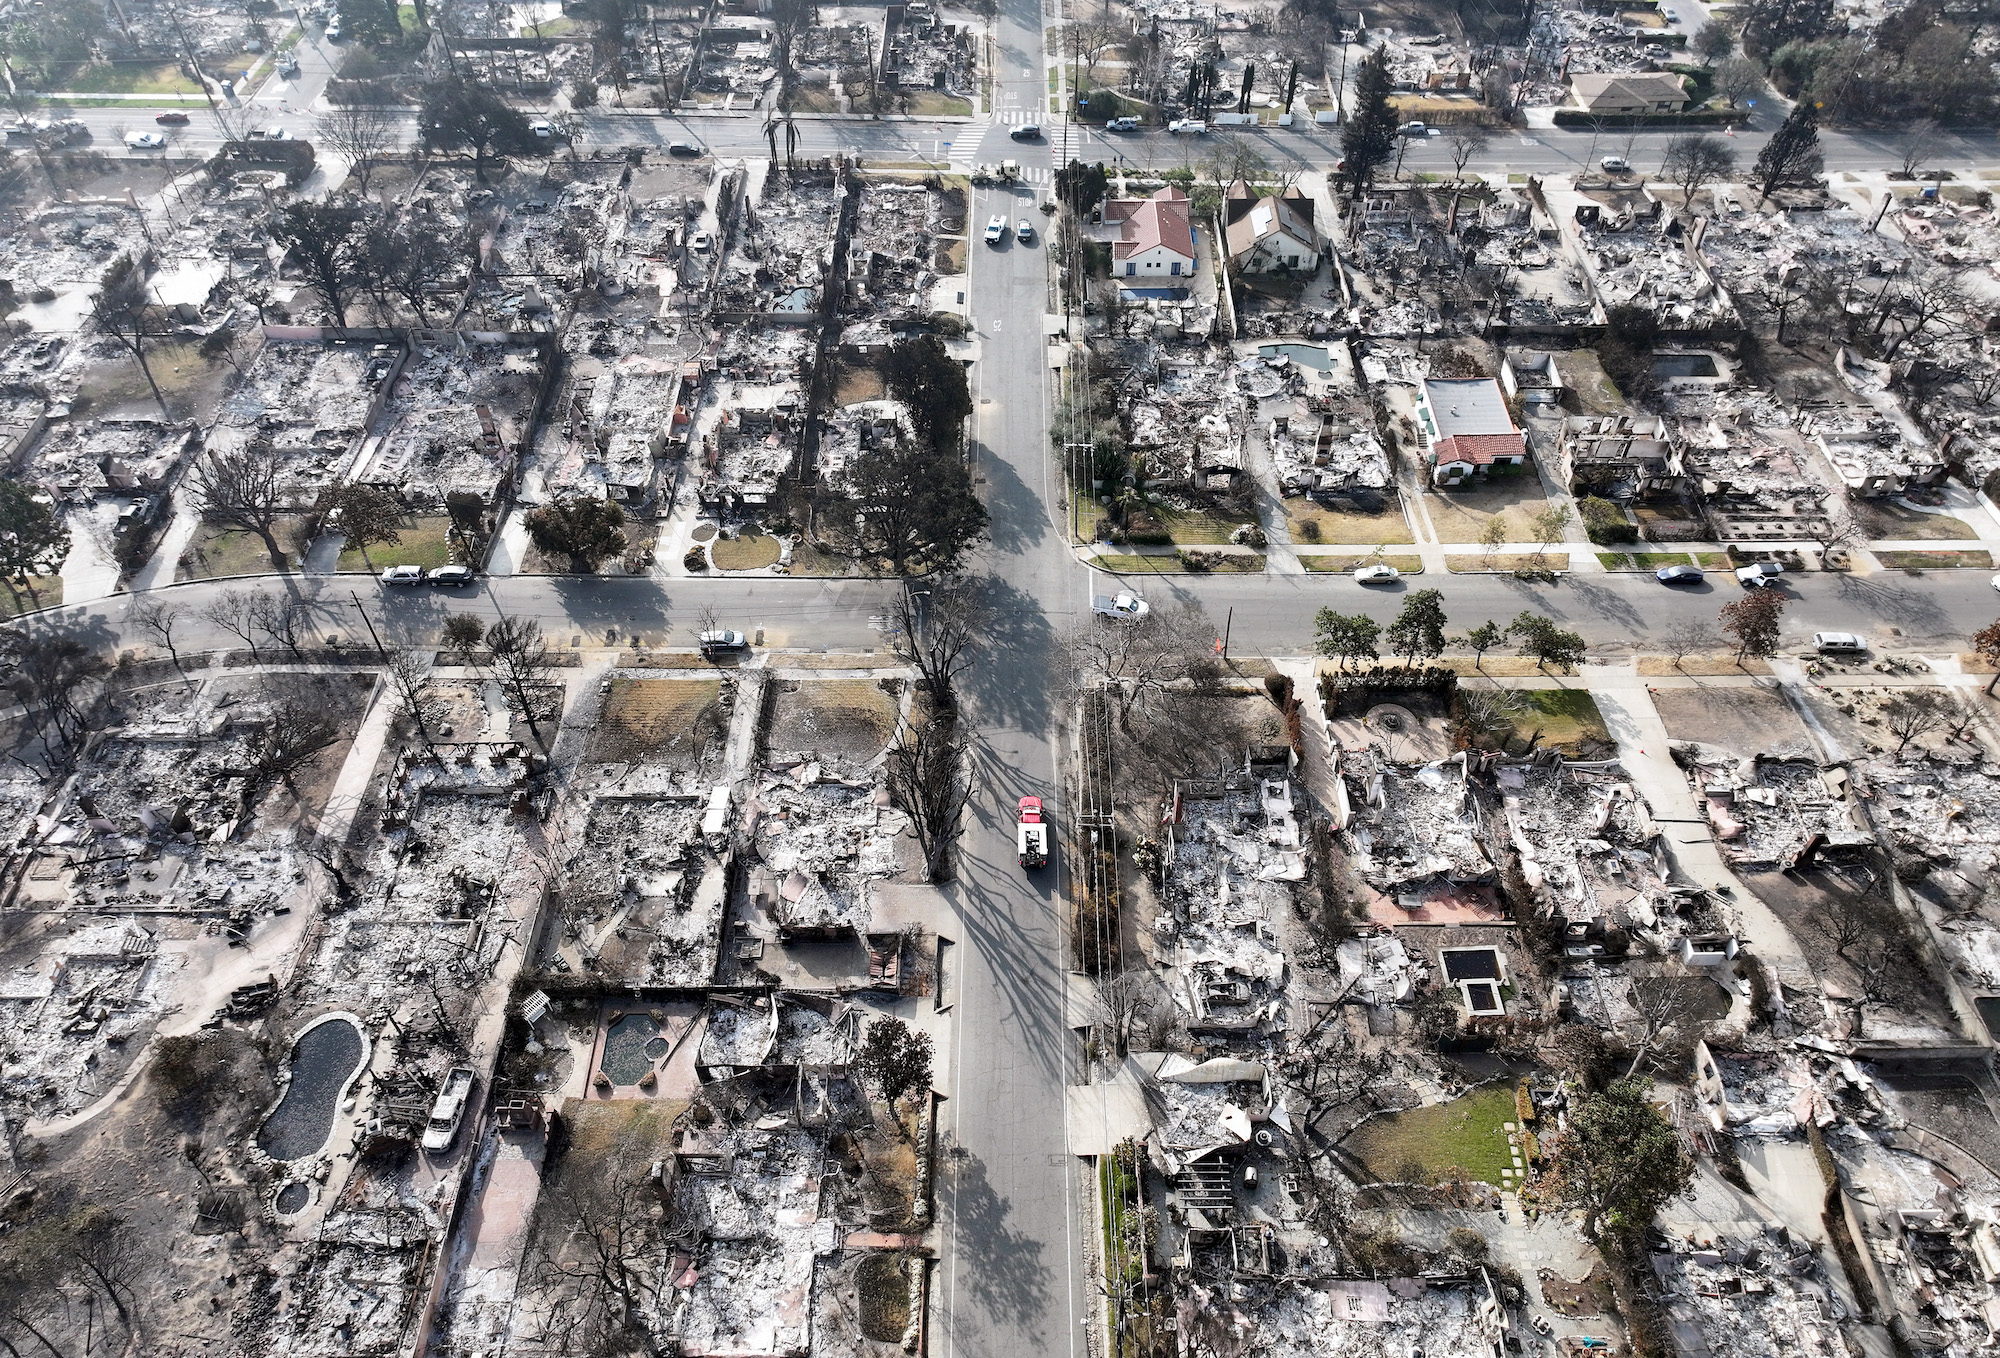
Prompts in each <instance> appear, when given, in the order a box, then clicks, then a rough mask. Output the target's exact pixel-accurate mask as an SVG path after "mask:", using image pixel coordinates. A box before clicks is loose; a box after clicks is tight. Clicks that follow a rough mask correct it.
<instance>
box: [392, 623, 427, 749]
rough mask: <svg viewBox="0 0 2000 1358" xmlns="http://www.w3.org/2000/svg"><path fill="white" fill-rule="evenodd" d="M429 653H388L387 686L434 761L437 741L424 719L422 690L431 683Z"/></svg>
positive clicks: (417, 651) (419, 651)
mask: <svg viewBox="0 0 2000 1358" xmlns="http://www.w3.org/2000/svg"><path fill="white" fill-rule="evenodd" d="M430 677H431V653H430V652H429V651H422V650H416V651H391V652H390V653H389V682H390V683H392V684H394V685H395V686H396V696H397V698H398V699H399V700H400V701H401V703H402V707H403V711H404V712H405V713H406V714H408V716H409V718H410V720H411V721H413V722H415V723H416V727H417V734H418V735H419V736H421V737H423V742H424V748H425V749H427V750H429V751H430V753H431V757H432V758H433V759H435V758H436V757H437V741H436V740H434V739H432V738H431V728H430V723H429V721H428V720H427V719H426V718H425V717H424V686H425V685H426V684H428V683H429V682H430Z"/></svg>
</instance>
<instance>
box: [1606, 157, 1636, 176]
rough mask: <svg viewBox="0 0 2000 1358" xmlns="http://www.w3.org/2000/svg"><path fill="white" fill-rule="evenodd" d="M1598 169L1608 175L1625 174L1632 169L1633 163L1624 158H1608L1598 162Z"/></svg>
mask: <svg viewBox="0 0 2000 1358" xmlns="http://www.w3.org/2000/svg"><path fill="white" fill-rule="evenodd" d="M1597 168H1598V169H1600V170H1602V171H1604V173H1606V174H1624V173H1626V172H1627V171H1628V170H1630V169H1631V168H1632V162H1631V161H1629V160H1627V159H1625V157H1623V156H1606V157H1605V158H1604V159H1602V160H1600V161H1598V162H1597Z"/></svg>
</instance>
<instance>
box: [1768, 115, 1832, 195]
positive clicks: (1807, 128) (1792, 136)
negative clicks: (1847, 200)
mask: <svg viewBox="0 0 2000 1358" xmlns="http://www.w3.org/2000/svg"><path fill="white" fill-rule="evenodd" d="M1825 163H1826V158H1825V157H1824V156H1822V155H1821V154H1820V150H1819V105H1817V104H1815V103H1814V102H1813V101H1812V100H1810V99H1801V100H1799V102H1798V103H1796V104H1794V105H1792V114H1791V116H1790V117H1789V118H1787V119H1785V124H1784V126H1783V127H1780V128H1779V129H1778V130H1777V131H1776V132H1775V133H1773V134H1772V135H1771V140H1769V141H1767V142H1765V143H1764V149H1763V150H1762V151H1759V152H1758V153H1757V165H1756V168H1755V169H1754V170H1753V171H1751V173H1753V174H1755V175H1756V176H1757V188H1758V190H1759V192H1760V193H1761V194H1762V196H1761V197H1759V198H1758V199H1757V206H1759V207H1762V206H1763V205H1764V203H1765V201H1766V200H1768V199H1769V198H1770V196H1771V193H1772V191H1773V190H1774V189H1776V188H1777V187H1778V185H1780V184H1782V183H1784V182H1785V181H1786V180H1799V179H1810V178H1812V177H1813V176H1814V175H1816V174H1818V173H1819V172H1820V168H1821V167H1822V166H1823V165H1825Z"/></svg>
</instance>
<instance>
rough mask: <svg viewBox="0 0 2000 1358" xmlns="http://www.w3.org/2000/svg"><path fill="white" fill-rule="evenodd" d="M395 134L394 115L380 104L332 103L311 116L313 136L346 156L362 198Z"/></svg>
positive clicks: (324, 145) (394, 142)
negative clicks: (312, 117)
mask: <svg viewBox="0 0 2000 1358" xmlns="http://www.w3.org/2000/svg"><path fill="white" fill-rule="evenodd" d="M398 134H399V129H398V127H397V120H396V116H395V115H394V114H392V113H391V112H390V111H389V109H388V108H387V107H385V106H383V105H381V104H335V105H333V106H332V107H330V108H329V109H327V111H326V112H324V113H322V114H320V115H319V117H318V118H316V119H314V120H313V140H314V141H315V142H317V143H318V144H319V145H321V146H323V147H326V148H327V149H329V150H331V151H333V152H334V153H335V154H337V155H340V156H342V157H345V158H346V160H347V163H348V170H349V173H351V174H352V175H353V176H354V187H355V189H356V190H357V191H358V192H359V193H360V195H361V196H362V197H363V198H366V197H367V196H368V181H369V179H370V177H372V176H373V175H374V173H375V163H376V162H377V161H378V160H380V159H381V158H382V157H383V156H384V155H385V154H387V153H388V152H389V151H390V150H391V149H392V148H394V146H395V145H396V140H397V136H398Z"/></svg>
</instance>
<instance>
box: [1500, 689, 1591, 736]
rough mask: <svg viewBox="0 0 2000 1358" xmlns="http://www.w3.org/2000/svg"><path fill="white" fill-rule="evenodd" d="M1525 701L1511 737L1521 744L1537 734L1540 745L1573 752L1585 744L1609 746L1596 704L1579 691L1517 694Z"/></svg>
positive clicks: (1528, 690) (1546, 691) (1555, 690)
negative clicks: (1540, 737) (1524, 707)
mask: <svg viewBox="0 0 2000 1358" xmlns="http://www.w3.org/2000/svg"><path fill="white" fill-rule="evenodd" d="M1517 691H1518V692H1519V693H1520V695H1521V697H1522V698H1524V699H1526V700H1527V704H1528V706H1527V710H1526V711H1524V712H1523V713H1522V714H1521V715H1520V716H1519V717H1517V718H1516V719H1515V721H1514V734H1515V735H1516V736H1518V737H1520V738H1521V739H1522V740H1523V741H1525V740H1527V739H1528V738H1529V737H1531V736H1533V735H1534V734H1535V732H1536V731H1540V732H1541V733H1542V744H1543V745H1545V746H1549V745H1560V746H1563V747H1565V748H1568V749H1570V750H1572V751H1575V750H1577V749H1579V748H1581V746H1582V744H1583V742H1585V741H1588V740H1595V741H1602V742H1603V743H1604V744H1607V745H1609V744H1611V743H1612V741H1611V732H1610V730H1609V729H1608V728H1607V727H1606V726H1605V725H1604V715H1603V714H1602V713H1601V712H1599V711H1598V710H1597V700H1596V699H1595V698H1592V697H1591V696H1590V694H1588V693H1586V692H1585V691H1584V690H1582V689H1580V688H1529V689H1520V690H1517Z"/></svg>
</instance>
